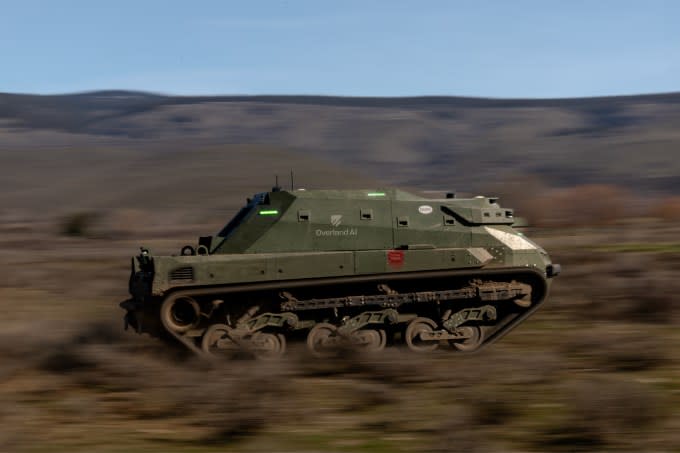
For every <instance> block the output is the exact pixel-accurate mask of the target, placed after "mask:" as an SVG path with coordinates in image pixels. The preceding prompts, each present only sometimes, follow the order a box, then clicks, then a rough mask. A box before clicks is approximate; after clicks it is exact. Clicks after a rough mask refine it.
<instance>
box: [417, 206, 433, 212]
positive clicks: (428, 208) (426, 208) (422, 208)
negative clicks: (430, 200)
mask: <svg viewBox="0 0 680 453" xmlns="http://www.w3.org/2000/svg"><path fill="white" fill-rule="evenodd" d="M418 212H419V213H421V214H432V206H430V205H426V204H424V205H422V206H420V207H419V208H418Z"/></svg>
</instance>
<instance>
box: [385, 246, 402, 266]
mask: <svg viewBox="0 0 680 453" xmlns="http://www.w3.org/2000/svg"><path fill="white" fill-rule="evenodd" d="M387 264H389V265H390V266H391V267H400V266H401V265H402V264H404V251H403V250H390V251H389V252H387Z"/></svg>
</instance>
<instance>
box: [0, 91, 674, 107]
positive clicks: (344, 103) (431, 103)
mask: <svg viewBox="0 0 680 453" xmlns="http://www.w3.org/2000/svg"><path fill="white" fill-rule="evenodd" d="M117 98H119V99H117ZM125 98H128V99H125ZM2 101H24V102H25V101H29V102H31V101H33V102H38V103H41V101H42V102H44V101H47V102H50V101H52V102H54V101H66V102H69V101H71V102H79V101H80V102H86V103H90V104H94V103H99V102H106V101H113V102H138V103H146V102H149V103H153V104H154V105H155V106H158V105H180V104H181V105H186V104H201V103H213V102H251V103H269V104H298V105H319V106H341V107H383V108H396V107H398V108H432V107H449V108H501V107H506V108H507V107H563V108H564V107H595V106H604V105H608V106H612V105H617V104H618V105H621V104H625V103H635V104H637V103H645V102H656V103H680V92H670V93H655V94H639V95H622V96H599V97H579V98H551V99H522V98H517V99H512V98H507V99H506V98H483V97H465V96H404V97H374V96H366V97H360V96H316V95H219V96H174V95H163V94H157V93H147V92H141V91H125V90H103V91H91V92H83V93H74V94H57V95H35V94H13V93H0V102H2Z"/></svg>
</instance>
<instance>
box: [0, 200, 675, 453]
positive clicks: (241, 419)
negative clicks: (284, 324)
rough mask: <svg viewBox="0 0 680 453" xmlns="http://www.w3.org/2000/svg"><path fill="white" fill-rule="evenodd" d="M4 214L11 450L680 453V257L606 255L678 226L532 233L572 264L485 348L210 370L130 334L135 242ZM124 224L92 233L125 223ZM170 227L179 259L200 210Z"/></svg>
mask: <svg viewBox="0 0 680 453" xmlns="http://www.w3.org/2000/svg"><path fill="white" fill-rule="evenodd" d="M123 212H127V211H123ZM133 214H134V215H137V214H135V213H134V212H133ZM170 214H171V213H163V214H162V215H163V216H170ZM121 215H122V214H121ZM125 215H127V214H125ZM146 215H147V216H150V217H153V216H155V215H156V213H154V212H149V213H146ZM123 217H124V216H123ZM4 218H5V219H8V220H7V221H6V222H5V223H3V229H2V232H3V236H2V237H1V238H0V241H1V243H2V245H3V251H2V254H0V259H1V260H2V262H1V264H2V265H3V269H4V270H5V275H6V276H7V279H6V280H5V281H4V282H3V283H2V284H0V309H2V310H3V313H4V314H5V322H6V328H5V329H4V330H3V331H2V332H0V424H2V427H3V429H2V430H1V431H0V451H8V452H14V451H17V452H21V451H36V450H38V451H45V450H46V449H53V450H54V451H102V452H107V451H121V450H122V451H163V452H175V451H176V452H180V451H197V452H209V451H225V450H238V451H245V452H247V451H273V450H275V451H372V452H376V451H389V452H393V451H433V452H443V451H451V450H460V449H464V450H467V451H471V452H473V451H481V452H486V451H505V452H512V451H550V450H554V451H575V450H579V451H593V450H617V451H619V450H629V451H633V450H640V449H644V446H645V445H646V444H645V442H651V444H650V445H654V449H655V450H658V451H673V449H676V450H677V449H678V448H679V447H680V444H679V441H680V439H678V437H677V435H676V434H675V431H674V428H673V427H674V426H678V424H680V421H678V414H677V412H674V407H677V406H678V405H680V380H679V379H678V376H680V369H678V365H677V364H678V363H680V356H678V352H677V348H674V347H673V345H675V344H677V342H678V340H679V339H680V338H679V337H678V334H677V321H678V306H677V304H675V303H673V299H674V297H675V294H677V290H678V289H679V288H678V286H677V285H678V284H677V282H676V280H677V279H676V277H675V275H676V273H677V270H678V269H679V268H680V261H678V259H677V256H676V255H675V254H674V253H673V252H668V251H664V250H659V251H655V252H644V253H641V252H637V251H635V248H631V249H630V250H631V251H629V252H612V251H609V250H610V249H607V248H601V247H602V246H603V244H604V245H611V246H616V245H617V244H623V245H626V244H627V245H630V244H632V243H634V244H639V243H644V241H645V238H649V239H653V240H654V241H657V242H660V243H664V242H668V241H669V240H670V238H672V237H675V236H676V234H677V229H673V228H672V227H671V226H668V225H667V224H664V225H665V226H659V225H658V224H656V223H654V224H640V225H635V226H631V227H630V229H622V228H621V227H617V229H618V231H617V236H616V237H615V239H617V240H619V241H624V242H620V243H619V242H612V241H613V239H612V238H613V235H612V233H611V231H610V230H609V229H608V228H595V229H587V230H584V229H578V230H567V231H565V230H560V234H559V235H555V233H554V231H550V230H537V231H534V232H532V233H529V236H530V237H532V238H536V239H537V240H538V241H539V242H541V243H542V244H543V245H545V246H546V248H547V249H548V250H549V251H550V252H551V254H553V255H554V256H555V260H556V261H557V262H561V263H562V264H563V265H564V273H563V275H561V276H560V277H559V278H558V279H556V280H555V285H554V287H553V291H552V296H551V299H550V301H549V303H548V304H547V305H546V307H545V308H543V309H542V310H541V311H539V312H538V313H537V314H536V315H535V316H534V317H532V318H531V319H530V320H529V321H527V322H526V323H525V324H523V325H522V326H520V327H519V328H518V329H517V330H515V331H514V332H512V333H511V334H510V335H508V336H507V337H506V338H504V339H502V340H501V341H500V342H499V343H497V344H496V345H494V346H492V347H491V348H489V349H487V350H485V351H484V352H482V353H480V354H473V355H466V356H455V357H454V356H452V355H451V353H450V352H448V351H442V352H440V353H436V354H433V355H424V356H423V355H414V354H411V353H409V352H408V351H403V350H400V349H396V350H388V351H386V352H385V353H384V354H381V355H379V356H373V355H363V354H358V353H357V352H355V351H345V352H344V354H342V355H341V356H339V357H337V358H335V359H333V360H326V361H323V360H318V359H313V358H311V357H309V355H307V354H306V353H305V352H304V349H303V348H295V347H293V348H291V351H290V354H289V355H288V357H286V358H285V360H282V361H277V362H267V363H265V362H256V361H251V360H235V361H231V362H228V363H212V362H205V361H202V360H198V359H197V358H195V357H192V356H189V355H187V354H185V353H183V352H178V351H176V350H173V349H168V348H166V347H165V345H163V344H162V343H160V342H158V341H156V340H153V339H150V338H148V337H144V336H141V337H140V336H137V335H135V334H133V333H129V332H128V333H125V332H123V331H122V328H121V327H122V323H121V321H120V317H121V316H122V313H121V311H120V310H119V309H118V308H117V306H116V302H118V301H119V300H122V299H123V298H124V297H125V290H126V282H127V273H128V272H129V270H128V265H129V261H128V258H129V255H130V254H132V253H134V251H135V250H136V247H137V245H138V244H137V242H138V240H137V239H135V240H131V239H130V238H129V237H128V235H127V234H108V235H107V234H98V233H97V234H93V235H90V237H64V236H58V235H57V234H56V233H57V232H58V226H59V219H60V218H59V217H57V218H52V219H46V220H45V219H43V220H41V221H37V220H35V218H34V219H31V217H30V216H28V217H25V218H22V217H21V216H19V215H18V214H16V213H14V214H13V213H11V212H10V213H6V217H4ZM116 218H117V216H112V215H110V214H106V215H104V216H102V217H101V218H100V220H99V224H97V226H96V227H97V229H95V230H94V231H117V228H118V227H115V226H113V225H114V222H113V220H114V219H116ZM168 218H169V217H168ZM174 219H175V220H176V222H175V223H173V225H172V227H171V228H170V227H167V226H164V222H158V223H147V224H146V225H145V226H144V228H143V229H142V231H143V232H144V234H145V235H146V236H148V237H150V238H152V239H150V240H148V241H145V245H148V246H150V247H151V248H152V250H154V251H158V252H159V253H172V252H177V248H178V247H179V245H181V244H183V243H184V242H186V241H187V239H186V235H187V233H186V231H188V230H192V229H193V228H195V226H194V225H195V222H196V219H193V218H187V217H181V216H175V217H174ZM645 228H647V229H645ZM625 241H630V242H625ZM595 246H597V247H599V248H594V247H595ZM650 439H651V440H650Z"/></svg>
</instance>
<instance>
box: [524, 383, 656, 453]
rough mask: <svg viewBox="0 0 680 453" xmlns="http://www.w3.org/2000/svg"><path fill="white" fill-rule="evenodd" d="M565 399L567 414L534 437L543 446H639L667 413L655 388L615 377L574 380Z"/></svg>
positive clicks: (575, 448)
mask: <svg viewBox="0 0 680 453" xmlns="http://www.w3.org/2000/svg"><path fill="white" fill-rule="evenodd" d="M565 401H566V406H567V409H566V412H565V417H562V418H561V419H560V420H559V423H558V424H557V426H552V427H550V428H548V429H546V430H545V431H544V432H543V433H542V434H540V435H538V436H535V437H534V440H535V443H536V444H537V446H538V447H539V448H540V449H544V450H547V449H550V450H561V451H593V450H601V449H604V448H605V447H606V446H610V447H613V448H615V449H622V448H633V449H635V448H639V447H640V446H642V442H644V440H645V439H646V437H647V431H648V430H649V429H650V428H651V427H652V425H653V424H654V423H655V422H657V421H658V420H659V418H660V417H662V416H663V415H664V413H663V410H661V409H660V406H659V402H660V398H659V395H658V394H657V392H655V391H654V390H653V389H652V388H650V387H649V386H647V385H644V384H640V383H636V382H632V381H625V380H622V379H615V378H600V379H591V380H577V381H571V382H569V383H568V384H567V385H566V400H565Z"/></svg>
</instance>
